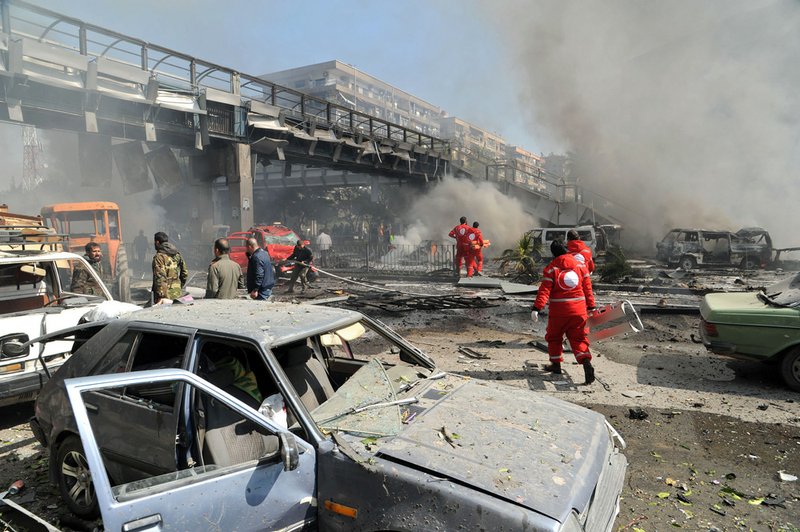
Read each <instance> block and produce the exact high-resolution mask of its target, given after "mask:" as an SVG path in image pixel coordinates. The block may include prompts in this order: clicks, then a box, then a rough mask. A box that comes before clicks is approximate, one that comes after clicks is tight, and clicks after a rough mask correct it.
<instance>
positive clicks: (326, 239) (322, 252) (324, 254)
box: [317, 229, 333, 267]
mask: <svg viewBox="0 0 800 532" xmlns="http://www.w3.org/2000/svg"><path fill="white" fill-rule="evenodd" d="M332 244H333V242H331V236H330V235H329V234H327V233H326V232H325V229H323V230H322V231H320V232H319V234H318V235H317V249H318V250H319V260H320V266H322V267H326V266H327V265H328V251H329V250H330V249H331V245H332Z"/></svg>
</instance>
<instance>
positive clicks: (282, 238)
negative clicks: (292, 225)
mask: <svg viewBox="0 0 800 532" xmlns="http://www.w3.org/2000/svg"><path fill="white" fill-rule="evenodd" d="M250 237H253V238H255V239H256V240H257V241H258V244H259V246H261V248H262V249H266V250H267V253H269V256H270V258H272V263H273V264H274V265H275V275H276V276H277V277H286V276H287V275H289V274H291V272H292V268H293V267H294V263H293V262H289V263H285V264H284V262H285V261H286V259H287V258H288V257H289V255H291V254H292V251H294V246H295V244H297V241H298V240H301V238H300V237H299V236H298V235H297V233H295V232H294V231H292V230H291V229H289V228H288V227H286V226H285V225H282V224H279V223H275V224H272V225H254V226H253V227H251V228H250V229H248V230H247V231H238V232H236V233H231V234H230V235H228V243H229V244H230V246H231V252H230V255H231V259H232V260H234V261H236V262H238V263H239V266H241V267H242V271H243V272H246V271H247V255H246V253H245V252H246V251H247V239H248V238H250ZM304 242H305V244H306V245H308V244H309V241H308V240H305V241H304Z"/></svg>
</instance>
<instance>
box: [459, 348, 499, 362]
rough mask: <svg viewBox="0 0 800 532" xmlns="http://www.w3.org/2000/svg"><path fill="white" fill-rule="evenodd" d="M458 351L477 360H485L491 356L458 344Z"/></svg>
mask: <svg viewBox="0 0 800 532" xmlns="http://www.w3.org/2000/svg"><path fill="white" fill-rule="evenodd" d="M458 352H459V353H463V354H465V355H467V356H468V357H469V358H476V359H478V360H486V359H487V358H492V357H490V356H489V355H485V354H483V353H480V352H478V351H475V350H474V349H472V348H471V347H465V346H463V345H460V346H458Z"/></svg>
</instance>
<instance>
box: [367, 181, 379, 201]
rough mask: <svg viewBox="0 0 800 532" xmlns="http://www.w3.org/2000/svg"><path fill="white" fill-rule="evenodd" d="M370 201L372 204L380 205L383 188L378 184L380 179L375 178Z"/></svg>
mask: <svg viewBox="0 0 800 532" xmlns="http://www.w3.org/2000/svg"><path fill="white" fill-rule="evenodd" d="M369 199H370V201H372V203H378V202H379V201H380V199H381V186H380V184H378V178H377V177H375V176H373V177H372V183H371V184H370V187H369Z"/></svg>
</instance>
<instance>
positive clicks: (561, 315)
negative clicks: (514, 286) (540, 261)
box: [531, 240, 595, 384]
mask: <svg viewBox="0 0 800 532" xmlns="http://www.w3.org/2000/svg"><path fill="white" fill-rule="evenodd" d="M550 251H551V252H552V253H553V257H554V259H553V260H552V261H551V262H550V264H548V265H547V266H546V267H545V269H544V273H543V278H542V282H541V284H540V285H539V293H538V295H537V296H536V301H534V303H533V309H532V310H531V320H533V321H534V322H537V321H539V314H540V313H542V311H543V310H544V306H545V305H546V304H547V302H548V299H549V301H550V315H549V317H548V319H547V332H546V333H545V337H544V338H545V340H546V341H547V353H548V355H549V358H550V364H549V365H547V366H545V368H544V369H545V371H549V372H552V373H561V363H562V362H563V361H564V357H563V345H562V344H563V341H564V335H566V337H567V340H568V341H569V345H570V347H571V348H572V353H573V354H574V355H575V359H576V360H577V361H578V364H581V365H582V366H583V372H584V377H585V383H584V384H591V383H592V382H594V367H592V354H591V352H590V351H589V339H588V332H589V329H588V328H587V326H586V321H587V320H588V317H589V316H588V313H589V312H594V310H595V303H594V294H593V293H592V281H591V278H590V275H589V270H588V269H587V268H586V266H584V265H583V264H581V263H580V262H578V260H577V259H576V258H575V257H574V256H572V255H571V254H570V253H569V252H568V251H567V248H566V247H565V246H564V244H563V243H561V241H560V240H553V243H552V244H551V245H550Z"/></svg>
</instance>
